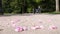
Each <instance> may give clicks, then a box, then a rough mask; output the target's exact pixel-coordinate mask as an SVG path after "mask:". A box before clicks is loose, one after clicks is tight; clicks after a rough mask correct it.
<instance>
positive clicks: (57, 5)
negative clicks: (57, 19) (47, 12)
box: [56, 0, 59, 12]
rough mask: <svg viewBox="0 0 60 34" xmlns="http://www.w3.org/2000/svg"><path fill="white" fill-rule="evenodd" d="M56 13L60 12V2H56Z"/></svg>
mask: <svg viewBox="0 0 60 34" xmlns="http://www.w3.org/2000/svg"><path fill="white" fill-rule="evenodd" d="M56 12H59V0H56Z"/></svg>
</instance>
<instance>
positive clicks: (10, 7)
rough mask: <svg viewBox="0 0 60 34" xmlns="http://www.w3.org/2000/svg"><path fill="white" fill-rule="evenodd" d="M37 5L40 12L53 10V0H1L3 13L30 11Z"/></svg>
mask: <svg viewBox="0 0 60 34" xmlns="http://www.w3.org/2000/svg"><path fill="white" fill-rule="evenodd" d="M38 6H40V7H41V10H42V12H51V11H55V0H2V7H3V10H4V13H27V12H28V13H31V12H32V9H33V8H37V7H38Z"/></svg>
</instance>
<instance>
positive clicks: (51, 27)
mask: <svg viewBox="0 0 60 34" xmlns="http://www.w3.org/2000/svg"><path fill="white" fill-rule="evenodd" d="M49 29H51V30H53V29H57V27H56V26H50V27H49Z"/></svg>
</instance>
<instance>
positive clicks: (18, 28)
mask: <svg viewBox="0 0 60 34" xmlns="http://www.w3.org/2000/svg"><path fill="white" fill-rule="evenodd" d="M15 31H16V32H22V31H23V28H22V27H17V28H16V29H15Z"/></svg>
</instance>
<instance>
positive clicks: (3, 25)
mask: <svg viewBox="0 0 60 34" xmlns="http://www.w3.org/2000/svg"><path fill="white" fill-rule="evenodd" d="M15 20H18V22H16V25H17V26H26V27H29V28H30V27H32V26H33V25H37V26H40V25H42V26H44V29H36V30H32V29H30V30H26V31H22V32H16V31H15V30H14V27H12V22H11V21H15ZM52 25H54V26H56V27H57V29H53V30H51V29H49V27H50V26H52ZM0 34H60V14H56V15H52V14H23V15H10V16H0Z"/></svg>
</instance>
